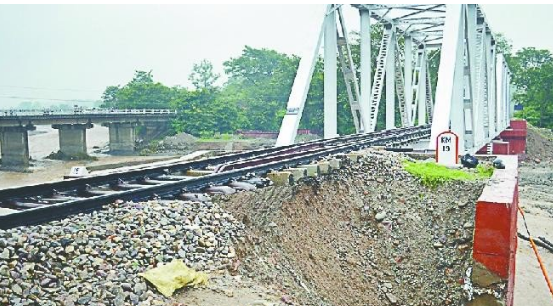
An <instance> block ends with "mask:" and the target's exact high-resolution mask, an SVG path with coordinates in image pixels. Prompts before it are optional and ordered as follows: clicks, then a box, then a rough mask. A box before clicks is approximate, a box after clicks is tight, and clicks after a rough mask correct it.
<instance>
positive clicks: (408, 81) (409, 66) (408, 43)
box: [403, 35, 413, 126]
mask: <svg viewBox="0 0 553 306" xmlns="http://www.w3.org/2000/svg"><path fill="white" fill-rule="evenodd" d="M404 38H405V45H404V47H405V63H404V71H403V78H404V79H405V80H404V83H403V84H405V85H404V86H405V112H407V117H408V119H409V120H408V121H409V126H412V125H413V122H411V111H412V110H411V106H412V103H413V90H412V89H411V86H412V82H413V38H412V37H411V36H409V35H405V36H404Z"/></svg>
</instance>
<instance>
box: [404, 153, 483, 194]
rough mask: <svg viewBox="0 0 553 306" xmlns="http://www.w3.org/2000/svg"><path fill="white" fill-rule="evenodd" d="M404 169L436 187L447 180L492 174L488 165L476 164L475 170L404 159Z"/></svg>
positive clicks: (428, 184) (424, 182)
mask: <svg viewBox="0 0 553 306" xmlns="http://www.w3.org/2000/svg"><path fill="white" fill-rule="evenodd" d="M403 167H404V169H405V171H407V172H409V173H410V174H411V175H413V176H415V177H418V178H419V179H420V180H421V183H422V184H423V185H425V186H427V187H431V188H436V187H437V186H439V185H442V184H444V183H446V182H448V181H474V180H478V179H487V178H489V177H491V176H492V174H493V168H492V167H490V166H483V165H478V166H477V167H476V170H474V171H470V170H465V169H451V168H448V167H446V166H443V165H438V164H436V163H434V162H424V161H407V160H406V161H404V162H403Z"/></svg>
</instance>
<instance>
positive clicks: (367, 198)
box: [219, 152, 483, 305]
mask: <svg viewBox="0 0 553 306" xmlns="http://www.w3.org/2000/svg"><path fill="white" fill-rule="evenodd" d="M482 188H483V182H451V183H447V184H446V185H444V186H441V187H438V188H437V189H435V190H430V189H428V188H426V187H423V186H421V184H420V182H419V181H418V179H415V178H414V177H412V176H411V175H409V174H408V173H406V172H405V171H404V170H403V169H402V165H401V157H400V156H399V155H396V154H392V153H388V152H382V153H379V152H372V153H370V154H369V155H368V156H367V157H366V158H364V159H363V160H362V161H361V162H360V163H355V164H350V165H348V166H347V167H345V168H344V169H342V170H340V171H337V172H335V173H333V174H331V175H328V176H325V177H323V178H319V179H317V180H315V179H309V180H305V181H304V182H302V183H300V184H298V185H296V186H293V187H269V188H264V189H260V190H257V191H255V192H247V193H240V194H235V195H232V196H228V197H226V196H225V197H222V198H220V199H219V202H220V203H221V205H222V206H223V207H225V209H227V210H229V211H230V212H232V213H233V214H234V216H235V217H236V218H237V219H238V220H241V221H242V222H244V223H245V225H246V230H247V243H245V244H244V245H242V246H241V247H239V249H238V251H237V253H238V255H239V257H240V260H241V265H240V267H239V272H240V273H241V274H245V275H247V276H249V277H252V278H254V279H257V281H259V282H262V283H264V284H266V285H269V286H271V287H272V286H277V287H280V289H281V290H282V292H284V293H285V294H288V295H289V296H291V301H294V302H297V303H300V304H304V305H305V304H311V305H313V304H317V305H321V304H332V305H390V304H410V305H460V304H464V301H465V295H464V291H463V288H462V287H463V283H464V276H465V274H466V271H467V269H468V268H469V267H470V265H471V251H472V233H473V220H474V205H475V203H476V200H477V198H478V196H479V195H480V193H481V191H482Z"/></svg>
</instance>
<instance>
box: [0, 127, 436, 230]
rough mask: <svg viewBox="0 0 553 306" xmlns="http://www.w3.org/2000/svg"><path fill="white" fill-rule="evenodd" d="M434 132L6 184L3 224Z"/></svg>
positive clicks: (219, 187) (220, 187)
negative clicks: (10, 186) (14, 184)
mask: <svg viewBox="0 0 553 306" xmlns="http://www.w3.org/2000/svg"><path fill="white" fill-rule="evenodd" d="M429 135H430V126H429V125H425V126H418V127H410V128H401V129H394V130H388V131H380V132H373V133H367V134H355V135H349V136H344V137H338V138H333V139H326V140H317V141H312V142H307V143H302V144H295V145H290V146H284V147H275V148H268V149H260V150H252V151H247V152H241V153H235V154H227V155H222V156H217V157H211V158H206V159H202V160H198V161H185V162H175V163H168V164H164V165H156V166H152V167H144V168H139V169H134V170H130V171H126V172H115V173H109V174H103V175H92V176H87V177H82V178H73V179H68V180H63V181H56V182H49V183H43V184H36V185H29V186H23V187H17V188H8V189H3V190H0V207H2V208H8V209H11V210H12V211H11V213H9V214H7V215H3V216H0V228H2V229H8V228H13V227H17V226H23V225H31V224H37V223H41V222H46V221H50V220H54V219H59V218H62V217H65V216H68V215H72V214H77V213H81V212H87V211H92V210H96V209H99V208H101V207H102V206H103V205H105V204H108V203H112V202H114V201H117V200H133V201H137V200H144V199H148V198H152V197H156V198H183V199H194V198H197V199H200V198H201V194H202V193H203V192H211V193H225V192H229V191H233V190H234V189H250V188H253V187H254V186H255V185H263V184H264V183H265V182H264V181H263V179H260V178H259V176H262V175H264V174H266V173H267V172H269V171H272V170H281V169H285V168H290V167H295V166H298V165H302V164H308V163H311V162H314V161H317V160H319V159H323V158H325V157H329V156H331V155H335V154H339V153H347V152H350V151H355V150H359V149H363V148H368V147H371V146H388V147H399V146H402V145H406V144H408V143H410V142H413V141H416V140H419V139H422V138H427V137H428V136H429Z"/></svg>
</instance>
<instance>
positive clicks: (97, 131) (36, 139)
mask: <svg viewBox="0 0 553 306" xmlns="http://www.w3.org/2000/svg"><path fill="white" fill-rule="evenodd" d="M108 142H109V133H108V128H107V127H104V126H101V125H94V127H93V128H91V129H88V130H86V145H87V147H88V153H89V154H91V153H92V150H93V147H100V148H103V147H105V146H106V145H107V144H108ZM59 149H60V146H59V139H58V130H54V129H53V128H51V127H50V126H49V125H40V126H37V127H36V130H35V131H32V132H30V133H29V155H30V156H31V158H33V159H42V158H44V157H46V156H48V155H49V154H50V153H52V152H57V151H58V150H59ZM92 155H94V154H92Z"/></svg>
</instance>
